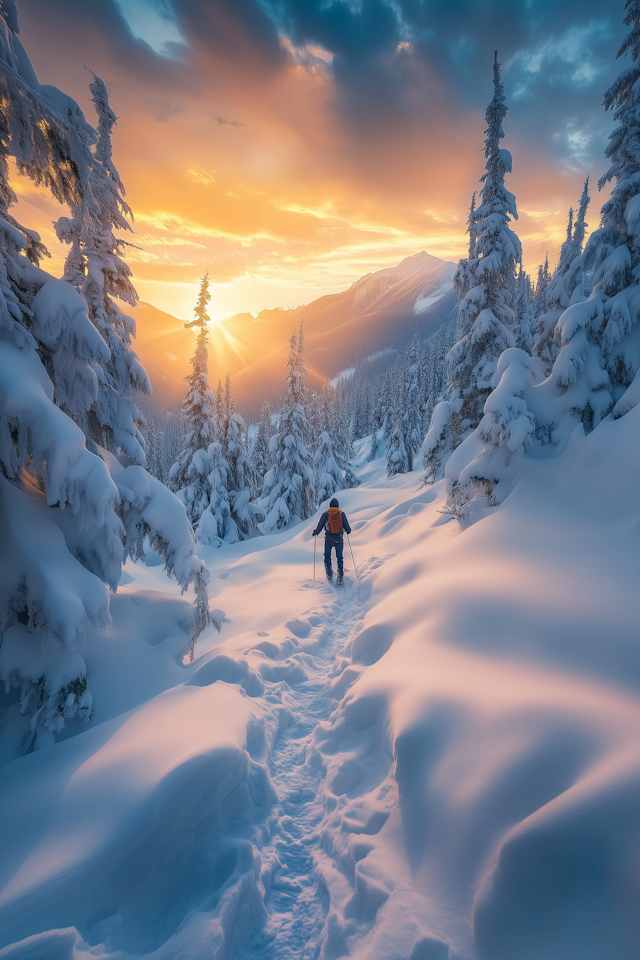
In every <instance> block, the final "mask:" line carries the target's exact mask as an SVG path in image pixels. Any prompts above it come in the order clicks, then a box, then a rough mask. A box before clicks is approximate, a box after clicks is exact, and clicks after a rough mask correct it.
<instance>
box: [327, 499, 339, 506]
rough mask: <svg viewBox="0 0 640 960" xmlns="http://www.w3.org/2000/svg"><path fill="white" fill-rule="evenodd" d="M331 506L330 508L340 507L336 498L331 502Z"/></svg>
mask: <svg viewBox="0 0 640 960" xmlns="http://www.w3.org/2000/svg"><path fill="white" fill-rule="evenodd" d="M329 506H330V507H339V506H340V504H339V503H338V501H337V500H336V498H335V497H334V498H333V500H332V501H331V503H330V504H329Z"/></svg>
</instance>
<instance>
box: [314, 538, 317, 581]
mask: <svg viewBox="0 0 640 960" xmlns="http://www.w3.org/2000/svg"><path fill="white" fill-rule="evenodd" d="M317 542H318V538H317V537H314V538H313V579H314V580H315V578H316V543H317Z"/></svg>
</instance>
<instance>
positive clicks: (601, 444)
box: [0, 407, 640, 960]
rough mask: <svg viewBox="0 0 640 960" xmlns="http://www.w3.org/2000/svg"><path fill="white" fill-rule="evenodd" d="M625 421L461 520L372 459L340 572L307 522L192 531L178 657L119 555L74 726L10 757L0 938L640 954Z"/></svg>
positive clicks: (440, 497)
mask: <svg viewBox="0 0 640 960" xmlns="http://www.w3.org/2000/svg"><path fill="white" fill-rule="evenodd" d="M639 428H640V407H636V408H634V409H633V410H632V411H631V412H630V413H628V414H627V415H626V416H625V417H624V418H622V419H621V420H618V421H616V422H612V421H607V422H605V423H603V424H601V425H600V427H599V428H598V429H597V430H595V431H594V432H593V433H591V434H590V435H589V436H587V437H585V436H584V434H583V430H582V427H581V426H580V425H579V426H578V427H577V428H576V430H575V431H574V434H573V436H572V437H571V440H570V442H569V444H568V446H567V448H566V449H565V451H564V452H563V453H562V454H560V455H559V456H557V457H556V458H555V459H550V460H532V459H528V460H526V461H525V466H526V469H525V470H524V471H523V473H522V477H521V479H520V481H519V482H518V483H517V484H516V485H515V487H514V489H513V490H512V492H511V494H510V495H509V497H508V498H507V499H506V500H505V501H504V503H503V504H502V506H501V507H500V508H498V509H494V510H489V509H488V510H487V511H486V515H485V516H484V517H483V519H480V520H479V521H477V522H476V523H474V524H472V525H470V526H467V527H466V529H465V528H461V526H460V525H459V524H458V523H457V522H447V518H446V515H443V514H441V513H440V512H439V508H441V507H442V504H443V502H444V496H445V492H444V490H443V484H442V483H439V484H436V485H435V486H434V487H431V488H425V487H422V486H421V485H420V475H419V474H418V473H417V472H413V473H409V474H407V475H404V476H398V477H395V478H394V479H393V480H388V479H383V476H382V475H383V472H384V471H383V469H382V464H381V462H380V461H377V462H374V463H373V464H367V465H362V466H361V467H360V476H361V479H362V480H363V485H362V486H361V487H360V488H358V489H355V490H350V491H347V492H345V493H343V494H341V506H343V507H344V509H345V511H346V513H347V515H348V516H349V519H350V521H351V524H352V527H353V535H352V537H351V541H352V545H353V549H354V553H355V559H356V562H357V564H358V575H357V576H356V575H355V573H354V571H353V570H352V564H351V562H350V560H349V561H348V562H347V583H346V586H345V587H344V589H343V590H342V591H341V592H337V591H336V590H335V589H334V588H332V587H330V586H328V585H327V584H326V582H324V580H323V578H322V576H321V563H320V562H318V572H317V575H318V579H317V580H316V581H315V582H314V580H313V542H312V539H311V536H310V531H311V529H312V523H311V522H309V523H308V524H305V525H304V529H303V528H301V527H297V528H295V529H293V530H290V531H285V532H283V533H281V534H278V535H276V536H272V537H265V538H261V539H259V540H252V541H248V542H246V543H243V544H237V545H234V546H230V547H224V548H223V549H220V550H213V549H212V550H207V549H206V548H204V549H203V553H204V554H205V559H206V561H207V562H208V565H209V568H210V570H211V575H212V584H213V586H212V591H211V592H212V596H213V597H214V600H213V603H214V604H215V605H216V606H217V607H220V608H221V609H223V610H224V611H225V613H226V616H227V618H228V622H227V623H226V624H225V625H224V626H223V631H222V634H221V635H220V636H218V635H217V634H213V633H209V634H204V636H203V637H202V638H201V640H200V641H199V643H198V646H197V648H196V659H195V661H194V662H193V663H192V664H187V665H185V664H183V663H181V662H178V661H177V660H176V652H177V651H179V650H181V649H183V638H182V637H181V628H180V619H181V610H182V609H183V603H184V602H183V601H180V600H178V599H177V598H176V599H171V598H170V597H169V598H166V599H165V600H164V601H162V602H159V603H156V604H154V605H151V604H150V603H149V599H150V597H151V594H149V593H148V591H150V590H162V591H163V592H165V593H166V592H167V589H168V585H167V581H166V579H165V577H164V576H163V575H162V574H161V572H160V567H159V566H155V565H154V564H155V563H156V562H157V560H156V558H154V557H153V555H151V554H150V555H149V558H148V565H147V566H144V565H136V564H133V563H131V562H129V563H128V564H127V566H126V572H125V574H124V576H123V583H125V584H126V585H125V586H123V587H121V588H120V590H119V591H118V594H117V595H116V598H115V600H114V602H113V603H112V613H113V616H114V623H113V626H112V627H111V628H110V629H109V632H108V634H107V638H106V642H105V640H104V638H101V639H100V640H98V638H97V637H96V636H94V637H93V639H91V638H90V639H89V641H88V645H87V647H86V648H85V649H84V651H83V656H84V659H85V661H86V664H87V671H88V677H89V680H90V683H91V686H92V689H93V692H94V705H95V710H96V714H95V718H94V720H93V722H92V723H91V725H90V726H89V727H86V726H85V725H82V724H77V725H71V724H70V725H68V727H67V729H66V730H65V731H64V734H63V736H66V737H67V738H66V739H61V740H60V742H58V743H55V744H54V743H53V742H51V743H47V742H46V741H44V742H41V741H39V743H38V747H39V749H37V750H36V751H35V752H34V753H32V754H30V755H28V756H24V757H21V758H20V759H17V760H12V761H11V762H9V763H8V764H7V765H6V766H5V767H4V769H3V776H2V822H3V825H4V836H5V839H4V845H3V857H2V859H1V862H0V871H1V875H2V894H1V900H0V929H1V930H2V937H3V940H2V943H3V944H12V945H11V946H5V947H4V949H2V950H0V957H1V958H3V960H8V958H11V960H27V958H29V960H32V958H36V957H38V958H53V957H55V958H59V960H72V958H73V960H84V958H86V960H89V958H90V957H91V958H103V960H105V958H110V960H115V958H118V960H130V958H138V957H153V958H154V960H177V958H189V960H204V958H207V960H212V958H215V960H222V958H228V960H231V958H233V960H258V958H259V960H276V958H277V960H294V958H295V960H300V958H315V957H321V958H330V957H337V956H349V957H353V958H360V960H364V958H366V960H391V958H394V960H445V958H449V960H543V958H544V960H569V958H571V960H573V958H580V960H605V958H606V960H609V958H614V957H615V958H616V960H632V958H634V957H636V956H637V944H638V940H639V932H638V920H637V904H636V900H635V898H634V897H633V896H632V895H630V893H629V892H630V891H632V890H634V889H636V887H637V883H638V857H637V851H638V849H639V844H640V826H639V822H638V816H637V797H638V788H639V786H640V783H639V781H640V701H639V699H638V694H639V692H640V687H639V681H638V677H639V676H640V669H639V668H640V648H639V647H638V636H637V624H638V589H637V571H638V569H639V566H640V542H639V540H638V531H639V530H640V507H639V505H638V497H637V488H638V476H639V475H640V453H639V452H638V445H637V442H636V439H637V435H638V429H639ZM346 556H347V557H348V556H349V554H348V551H347V553H346ZM177 590H178V588H177V587H175V591H176V593H177ZM249 598H250V602H248V601H249ZM94 676H95V678H96V680H95V681H94V680H93V677H94ZM98 681H99V682H98ZM17 735H18V734H17V733H16V736H17ZM51 739H53V738H51Z"/></svg>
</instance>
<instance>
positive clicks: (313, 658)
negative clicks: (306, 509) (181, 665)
mask: <svg viewBox="0 0 640 960" xmlns="http://www.w3.org/2000/svg"><path fill="white" fill-rule="evenodd" d="M304 586H307V584H304ZM317 586H318V585H317V583H315V584H314V583H313V582H312V581H310V582H309V584H308V587H315V588H316V589H317ZM321 589H322V591H323V594H325V595H326V597H327V599H329V598H330V597H331V596H332V595H334V594H335V595H334V599H333V602H332V603H329V604H327V605H326V606H320V607H318V606H316V607H314V608H313V609H311V610H308V611H307V612H306V613H305V615H304V616H305V618H308V619H309V620H311V621H312V622H314V626H315V627H316V628H319V629H318V634H319V636H320V638H321V640H320V643H319V645H318V648H317V649H316V650H315V651H314V653H313V654H310V653H300V654H298V655H297V659H299V660H300V662H301V663H302V664H303V666H304V669H305V674H306V677H305V679H304V680H302V681H300V682H299V683H296V684H293V685H289V686H285V685H284V684H279V686H280V687H281V698H282V703H283V705H284V706H285V707H286V708H287V711H288V713H289V722H288V724H287V726H286V728H285V729H283V730H282V731H281V733H280V734H279V736H278V739H277V740H276V743H275V745H274V748H273V752H272V754H271V761H270V768H271V778H272V785H273V788H274V790H275V791H276V795H277V798H278V799H277V803H276V805H275V807H274V810H273V813H272V817H271V823H270V828H271V829H270V834H269V835H268V837H267V839H266V842H265V843H264V846H263V847H262V849H261V850H260V854H261V857H262V861H263V871H262V881H263V883H264V886H265V907H266V911H267V914H266V917H265V918H263V923H262V924H261V927H260V929H259V930H257V931H255V932H254V933H253V934H252V935H251V936H250V938H249V940H248V942H247V943H246V945H245V950H244V952H243V953H242V960H250V958H256V957H260V960H288V958H291V960H294V958H295V960H317V958H318V957H319V956H320V950H321V934H322V930H323V928H324V925H325V921H326V918H327V914H328V912H329V894H328V891H327V890H326V887H325V886H324V884H323V883H322V880H321V879H320V877H319V875H318V873H317V871H316V869H315V868H316V863H317V858H318V855H320V852H321V851H320V826H321V823H322V821H323V819H324V817H325V816H326V808H325V802H324V791H323V783H324V780H325V773H326V771H325V767H324V764H323V762H322V760H321V758H320V755H319V754H318V752H317V750H315V749H314V747H313V738H314V733H315V730H316V728H317V727H318V725H319V724H321V723H326V722H327V721H330V719H331V715H332V713H333V712H334V711H335V709H336V708H337V706H338V704H337V702H336V700H335V699H334V697H333V695H332V692H331V688H330V683H331V680H332V678H333V677H334V676H335V672H336V668H335V665H336V661H337V660H338V661H339V659H340V654H341V652H342V651H343V649H344V647H345V645H346V644H347V643H348V642H349V640H350V639H351V638H352V635H353V632H354V629H355V628H356V626H357V625H358V623H359V621H360V620H361V615H362V611H361V607H362V603H361V602H360V601H358V600H357V598H356V591H355V583H354V582H353V581H352V580H351V579H350V578H347V577H345V584H344V586H343V587H341V588H333V587H331V586H328V585H327V586H326V587H322V588H321ZM342 665H344V662H343V664H342ZM338 669H339V670H340V669H341V667H340V665H339V666H338Z"/></svg>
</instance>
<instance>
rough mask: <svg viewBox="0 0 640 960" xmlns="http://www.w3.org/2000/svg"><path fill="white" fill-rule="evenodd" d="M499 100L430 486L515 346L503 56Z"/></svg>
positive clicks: (429, 450)
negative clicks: (501, 360)
mask: <svg viewBox="0 0 640 960" xmlns="http://www.w3.org/2000/svg"><path fill="white" fill-rule="evenodd" d="M493 86H494V95H493V99H492V101H491V103H490V104H489V106H488V108H487V112H486V121H487V128H486V131H485V134H486V138H485V149H484V155H485V159H486V166H485V173H484V174H483V176H482V177H481V183H482V190H481V194H480V195H481V203H480V206H479V207H477V208H476V209H475V210H474V211H473V217H472V221H473V229H471V226H470V254H471V253H474V254H475V256H473V257H472V256H469V257H468V258H465V259H464V260H462V261H461V263H460V266H459V269H458V271H457V273H456V276H455V278H454V286H455V288H456V289H457V290H458V293H459V295H460V296H461V303H460V309H459V320H458V330H459V340H458V342H457V343H456V344H455V346H454V347H453V348H452V349H451V351H450V353H449V357H448V362H449V386H448V389H447V395H446V400H445V401H443V403H444V404H445V405H446V406H445V407H442V408H440V407H441V405H440V404H439V405H438V407H436V409H435V410H434V412H433V417H432V422H431V426H430V428H429V432H428V434H427V437H426V440H425V446H424V465H425V468H426V475H425V480H426V482H433V481H434V480H436V479H438V478H439V477H441V476H442V471H443V466H444V462H445V461H446V459H447V457H448V456H449V455H450V453H451V452H452V451H453V449H455V447H456V446H458V444H460V443H461V442H462V440H463V439H464V438H465V437H466V436H469V435H470V434H471V433H472V432H473V430H475V428H476V427H477V426H478V424H479V422H480V420H481V419H482V416H483V408H484V404H485V401H486V399H487V397H488V396H489V393H490V392H491V389H492V385H493V378H494V375H495V373H496V367H497V363H498V358H499V356H500V354H501V353H502V351H503V350H506V349H507V348H508V347H512V346H514V339H513V334H512V332H511V327H512V326H513V322H514V312H513V299H514V293H515V271H516V264H517V263H518V262H519V261H520V260H521V258H522V252H521V247H520V241H519V239H518V237H517V236H516V235H515V233H514V232H513V231H512V230H511V229H510V227H509V223H510V221H511V217H514V218H517V216H518V214H517V210H516V202H515V197H514V196H513V194H511V193H509V191H508V190H507V189H506V187H505V183H504V180H505V174H507V173H509V172H510V171H511V154H510V153H509V152H508V151H507V150H504V149H501V147H500V141H501V140H502V139H503V137H504V130H503V129H502V122H503V120H504V117H505V115H506V113H507V106H506V103H505V95H504V86H503V84H502V80H501V77H500V64H499V63H498V54H497V53H496V54H495V57H494V63H493Z"/></svg>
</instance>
